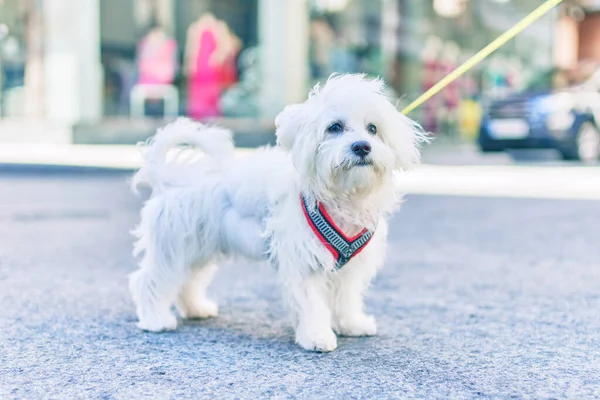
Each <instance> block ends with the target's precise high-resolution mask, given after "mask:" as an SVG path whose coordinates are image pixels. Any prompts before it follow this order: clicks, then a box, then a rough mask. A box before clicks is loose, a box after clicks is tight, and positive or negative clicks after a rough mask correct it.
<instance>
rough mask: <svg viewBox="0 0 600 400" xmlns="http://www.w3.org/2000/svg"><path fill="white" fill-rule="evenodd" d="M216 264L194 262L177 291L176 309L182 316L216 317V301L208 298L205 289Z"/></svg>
mask: <svg viewBox="0 0 600 400" xmlns="http://www.w3.org/2000/svg"><path fill="white" fill-rule="evenodd" d="M216 271H217V266H216V264H214V263H209V264H206V265H202V264H196V265H194V266H193V267H192V269H191V271H190V276H189V278H188V281H187V283H186V284H185V285H184V286H183V289H182V290H181V292H180V293H179V298H178V300H177V303H176V304H177V311H178V312H179V314H180V315H181V316H182V317H183V318H187V319H194V318H209V317H216V316H217V314H218V312H219V308H218V306H217V303H215V302H214V301H213V300H211V299H209V298H208V297H207V295H206V289H207V288H208V285H210V282H211V281H212V280H213V277H214V275H215V272H216Z"/></svg>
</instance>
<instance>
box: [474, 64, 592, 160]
mask: <svg viewBox="0 0 600 400" xmlns="http://www.w3.org/2000/svg"><path fill="white" fill-rule="evenodd" d="M544 87H553V89H544ZM599 126H600V64H599V63H597V62H582V63H580V64H579V65H578V66H577V67H576V68H574V69H572V70H557V69H554V70H551V71H548V72H547V73H546V74H543V75H542V76H541V77H539V76H538V79H537V80H536V81H534V82H532V83H531V84H530V85H529V87H528V88H527V89H526V90H525V91H524V92H523V93H520V94H517V95H512V96H508V97H506V98H504V99H500V100H494V101H492V102H490V103H489V104H488V105H487V106H485V107H484V113H483V116H482V120H481V125H480V130H479V135H478V144H479V147H480V149H481V150H482V151H484V152H492V151H504V150H508V149H556V150H558V151H559V152H560V154H561V155H562V157H563V158H564V159H566V160H579V161H582V162H585V163H595V162H597V161H598V159H599V158H600V129H599Z"/></svg>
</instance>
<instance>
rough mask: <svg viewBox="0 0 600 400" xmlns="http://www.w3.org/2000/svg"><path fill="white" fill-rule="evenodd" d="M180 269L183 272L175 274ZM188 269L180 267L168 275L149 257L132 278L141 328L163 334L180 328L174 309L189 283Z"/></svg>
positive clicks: (132, 289)
mask: <svg viewBox="0 0 600 400" xmlns="http://www.w3.org/2000/svg"><path fill="white" fill-rule="evenodd" d="M174 270H177V271H178V272H180V273H175V274H172V273H171V272H172V271H174ZM184 273H185V266H183V265H182V266H181V267H176V268H173V269H171V271H168V272H167V273H165V269H164V268H163V269H161V268H158V266H157V265H154V264H153V260H151V259H150V257H148V255H146V256H145V257H144V259H143V260H142V263H141V268H140V269H139V270H137V271H135V272H134V273H133V274H131V275H130V277H129V290H130V291H131V295H132V297H133V301H134V303H135V305H136V312H137V316H138V320H139V322H138V327H139V328H140V329H143V330H146V331H151V332H161V331H170V330H174V329H175V328H177V319H176V318H175V315H173V313H172V312H171V306H172V305H173V304H174V303H175V301H176V299H177V294H178V293H179V291H180V290H181V287H182V286H183V283H184V282H185V280H184V277H185V274H184Z"/></svg>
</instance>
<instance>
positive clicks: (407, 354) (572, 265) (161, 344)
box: [0, 171, 600, 399]
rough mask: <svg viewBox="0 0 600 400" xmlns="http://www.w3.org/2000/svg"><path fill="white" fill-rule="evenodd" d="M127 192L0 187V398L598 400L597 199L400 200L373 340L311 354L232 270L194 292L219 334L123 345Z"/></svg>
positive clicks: (113, 181)
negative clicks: (214, 313) (210, 311)
mask: <svg viewBox="0 0 600 400" xmlns="http://www.w3.org/2000/svg"><path fill="white" fill-rule="evenodd" d="M515 173H516V172H515ZM127 177H128V175H124V174H122V173H119V172H113V173H101V172H97V171H96V172H93V171H88V172H86V173H68V172H65V171H62V172H60V173H53V174H39V173H37V172H26V171H25V172H23V171H20V172H14V171H13V172H6V171H5V172H4V173H2V174H0V398H2V399H84V398H90V399H134V398H135V399H142V398H148V399H175V398H176V399H183V398H190V399H198V398H240V399H255V398H302V399H321V398H331V399H346V398H348V399H349V398H360V399H366V398H369V399H371V398H377V399H384V398H410V399H448V398H453V399H463V398H464V399H472V398H482V399H488V398H535V399H546V398H548V399H549V398H569V399H588V398H595V397H600V361H599V360H600V312H599V311H600V246H598V243H599V240H600V203H599V202H598V200H573V199H563V200H557V199H538V198H519V196H518V194H516V195H515V196H513V198H507V197H494V196H487V197H474V196H472V197H465V196H460V195H453V196H444V195H418V194H417V195H409V196H408V197H407V199H406V202H405V204H404V206H403V208H402V210H401V211H400V212H399V213H398V214H397V215H396V216H395V217H394V219H393V221H392V222H391V231H390V233H391V240H390V248H389V254H388V261H387V264H386V266H385V268H384V269H383V270H382V272H381V274H380V275H379V276H378V277H377V279H376V281H375V282H374V285H373V287H372V288H371V290H370V291H369V294H368V299H367V304H368V310H369V311H370V312H372V313H373V314H375V315H376V317H377V320H378V327H379V332H380V333H379V335H378V336H376V337H372V338H342V339H340V340H339V347H338V349H337V350H336V351H334V352H333V353H329V354H315V353H310V352H306V351H304V350H301V349H300V348H298V347H297V346H296V345H294V343H293V332H292V330H291V329H290V325H289V323H288V321H287V319H286V314H285V312H284V309H283V307H282V304H281V302H280V301H279V294H278V290H277V286H276V282H275V279H274V274H273V272H272V271H271V270H270V269H269V267H268V266H266V265H255V264H249V263H246V262H243V261H242V262H235V263H229V264H226V265H223V266H222V269H221V270H220V272H219V274H218V277H217V279H216V281H215V282H214V284H213V285H212V286H211V289H210V293H211V294H212V295H213V296H214V297H215V298H216V299H217V300H218V302H219V304H220V315H219V317H217V318H215V319H210V320H205V321H200V322H185V323H183V324H182V325H181V326H180V328H179V329H178V330H177V331H175V332H171V333H164V334H152V333H143V332H141V331H139V330H138V329H137V328H136V327H135V321H136V317H135V313H134V308H133V305H132V303H131V301H130V298H129V294H128V291H127V274H128V273H130V272H132V271H133V270H134V268H135V260H134V259H133V257H132V255H131V237H130V234H129V230H130V229H131V228H132V227H133V226H134V224H135V223H136V221H137V220H138V212H139V208H140V204H141V201H142V199H139V198H136V197H134V196H133V195H132V194H130V193H129V191H128V188H127V182H126V179H127Z"/></svg>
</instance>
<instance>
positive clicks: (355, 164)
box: [351, 158, 373, 167]
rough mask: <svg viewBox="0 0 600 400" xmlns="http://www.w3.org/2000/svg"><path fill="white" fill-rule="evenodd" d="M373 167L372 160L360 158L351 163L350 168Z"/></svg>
mask: <svg viewBox="0 0 600 400" xmlns="http://www.w3.org/2000/svg"><path fill="white" fill-rule="evenodd" d="M372 165H373V160H371V159H370V158H360V159H358V160H354V161H353V162H352V163H351V166H352V167H370V166H372Z"/></svg>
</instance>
